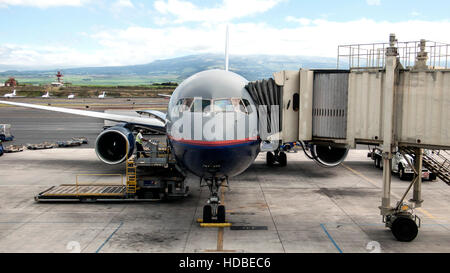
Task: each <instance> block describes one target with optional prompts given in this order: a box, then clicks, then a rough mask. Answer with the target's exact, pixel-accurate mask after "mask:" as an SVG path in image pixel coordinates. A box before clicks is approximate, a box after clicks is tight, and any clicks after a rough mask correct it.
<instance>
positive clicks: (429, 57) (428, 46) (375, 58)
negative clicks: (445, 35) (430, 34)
mask: <svg viewBox="0 0 450 273" xmlns="http://www.w3.org/2000/svg"><path fill="white" fill-rule="evenodd" d="M395 45H396V47H397V52H398V57H399V60H400V63H401V64H402V65H403V67H404V68H411V67H413V66H414V65H415V64H416V61H417V58H418V57H421V56H424V55H422V53H423V52H425V58H426V65H427V66H428V67H429V68H431V69H449V66H450V63H449V62H450V44H446V43H440V42H434V41H427V40H421V41H410V42H396V43H395ZM389 46H390V45H389V43H372V44H350V45H340V46H338V56H337V68H338V69H370V68H374V69H375V68H384V66H385V60H386V50H387V48H388V47H389Z"/></svg>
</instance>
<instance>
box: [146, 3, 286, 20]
mask: <svg viewBox="0 0 450 273" xmlns="http://www.w3.org/2000/svg"><path fill="white" fill-rule="evenodd" d="M282 1H283V0H223V2H222V3H221V4H220V5H217V6H216V7H213V8H202V7H198V6H196V5H194V4H192V3H191V2H188V1H184V0H158V1H155V3H154V8H155V9H156V10H157V11H158V12H159V13H161V14H163V15H171V16H174V17H175V19H174V20H173V22H174V23H183V22H202V21H205V22H210V23H211V22H227V21H230V20H232V19H236V18H242V17H245V16H250V15H253V14H257V13H263V12H265V11H267V10H270V9H271V8H273V7H274V6H276V5H277V4H278V3H280V2H282Z"/></svg>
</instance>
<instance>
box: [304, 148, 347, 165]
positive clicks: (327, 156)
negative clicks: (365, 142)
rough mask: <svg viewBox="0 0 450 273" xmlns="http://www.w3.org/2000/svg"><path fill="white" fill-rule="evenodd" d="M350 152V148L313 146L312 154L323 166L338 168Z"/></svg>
mask: <svg viewBox="0 0 450 273" xmlns="http://www.w3.org/2000/svg"><path fill="white" fill-rule="evenodd" d="M348 150H349V149H348V148H341V147H333V146H330V145H313V146H312V149H311V154H312V156H313V157H314V159H315V160H316V162H317V163H319V164H320V165H321V166H324V167H336V166H337V165H339V164H341V163H342V162H343V161H344V160H345V158H346V157H347V154H348Z"/></svg>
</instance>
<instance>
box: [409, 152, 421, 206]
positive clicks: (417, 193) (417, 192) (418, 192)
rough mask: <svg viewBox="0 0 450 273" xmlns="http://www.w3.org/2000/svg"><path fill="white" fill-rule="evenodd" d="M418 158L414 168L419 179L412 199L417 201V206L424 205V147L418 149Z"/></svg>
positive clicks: (415, 184)
mask: <svg viewBox="0 0 450 273" xmlns="http://www.w3.org/2000/svg"><path fill="white" fill-rule="evenodd" d="M415 154H416V158H415V161H414V169H416V171H417V181H416V183H414V191H413V198H412V199H411V200H410V201H411V202H414V203H415V207H416V208H418V207H421V205H422V202H423V200H422V159H423V149H421V148H417V149H416V153H415Z"/></svg>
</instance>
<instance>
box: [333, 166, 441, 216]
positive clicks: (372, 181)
mask: <svg viewBox="0 0 450 273" xmlns="http://www.w3.org/2000/svg"><path fill="white" fill-rule="evenodd" d="M342 166H343V167H344V168H346V169H347V170H349V171H351V172H352V173H354V174H356V175H358V176H360V177H362V178H363V179H364V180H366V181H367V182H369V183H370V184H372V185H373V186H375V187H377V188H380V186H379V185H378V184H377V183H376V182H375V181H374V180H372V179H370V178H368V177H367V176H365V175H364V174H362V173H360V172H358V171H357V170H354V169H352V168H350V167H349V166H347V165H345V164H344V163H342ZM391 194H392V196H394V197H395V198H397V199H400V198H401V197H400V196H398V195H397V194H395V193H394V192H392V191H391ZM417 210H419V211H421V212H423V214H425V215H426V216H427V217H428V218H431V219H436V217H435V216H434V215H433V214H431V213H430V212H429V211H427V210H426V209H424V208H417Z"/></svg>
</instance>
